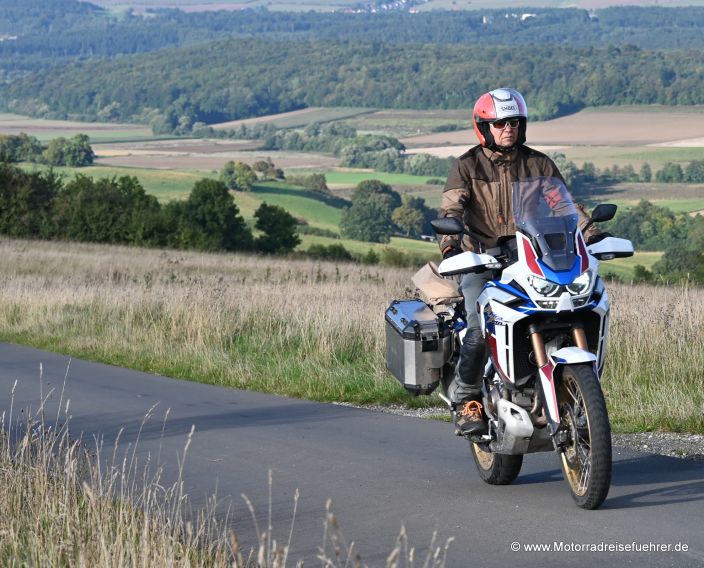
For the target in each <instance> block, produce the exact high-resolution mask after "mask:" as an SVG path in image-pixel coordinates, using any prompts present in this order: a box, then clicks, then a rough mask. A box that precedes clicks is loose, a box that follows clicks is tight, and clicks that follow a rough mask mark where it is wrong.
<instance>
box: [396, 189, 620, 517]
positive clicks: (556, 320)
mask: <svg viewBox="0 0 704 568" xmlns="http://www.w3.org/2000/svg"><path fill="white" fill-rule="evenodd" d="M512 193H513V212H514V222H515V226H516V233H515V236H512V237H504V238H502V239H500V240H499V242H498V245H497V246H496V247H494V248H490V249H487V250H482V251H480V252H478V253H477V252H464V253H461V254H458V255H455V256H452V257H450V258H447V259H446V260H443V261H442V263H441V264H440V265H439V266H437V267H436V266H435V265H433V264H432V263H429V264H428V265H426V266H425V267H423V268H422V269H421V270H420V271H419V272H418V273H417V274H416V275H415V276H414V279H413V280H414V283H416V285H417V287H418V288H419V289H420V290H421V292H423V293H424V295H425V297H426V299H428V301H427V302H426V301H423V300H421V299H419V298H416V299H413V300H396V301H394V302H392V304H391V306H390V307H389V309H388V310H387V312H386V333H387V367H388V368H389V370H390V371H391V372H392V373H393V374H394V375H395V376H396V378H397V379H398V380H399V381H400V382H401V383H402V384H403V385H404V386H405V387H406V389H407V390H409V391H410V392H411V393H412V394H414V395H428V394H431V393H432V392H433V391H434V390H435V389H436V388H437V387H438V386H440V387H441V394H440V396H441V398H442V399H443V400H444V401H445V402H446V403H447V404H448V406H449V407H450V410H451V412H452V413H453V417H454V412H455V410H454V405H453V404H452V402H451V393H448V389H449V387H450V385H451V383H452V378H453V376H454V372H455V365H456V362H457V359H458V355H459V349H460V345H461V343H462V338H463V336H464V333H465V331H466V324H465V308H466V309H467V310H469V309H476V310H477V311H478V313H479V316H480V322H481V329H482V333H483V336H484V339H485V343H486V346H487V351H488V360H487V363H486V367H485V370H484V373H483V378H482V384H483V386H482V399H483V406H484V412H485V414H486V418H487V421H488V433H486V434H483V435H481V436H473V437H469V444H470V448H471V453H472V456H473V458H474V462H475V464H476V467H477V470H478V472H479V476H480V477H481V479H482V480H484V481H485V482H486V483H489V484H492V485H505V484H509V483H511V482H513V481H514V480H515V479H516V477H517V476H518V475H519V473H520V470H521V466H522V463H523V456H524V455H525V454H527V453H532V452H542V451H554V452H556V453H558V454H559V456H560V460H561V465H562V472H563V475H564V478H565V480H566V481H567V484H568V486H569V489H570V493H571V495H572V497H573V499H574V501H575V502H576V504H577V505H578V506H579V507H582V508H584V509H596V508H598V507H599V506H600V505H601V504H602V503H603V501H604V500H605V499H606V496H607V494H608V492H609V487H610V484H611V468H612V452H611V428H610V424H609V417H608V412H607V408H606V403H605V401H604V395H603V392H602V389H601V384H600V378H601V375H602V371H603V368H604V361H605V357H606V348H607V339H608V324H609V297H608V294H607V292H606V288H605V286H604V282H603V280H602V278H601V277H600V276H599V265H600V261H605V260H610V259H613V258H619V257H628V256H632V255H633V246H632V244H631V242H630V241H628V240H626V239H619V238H615V237H612V236H609V235H606V236H604V237H603V238H602V239H601V240H598V242H590V243H589V244H588V243H587V242H586V241H585V238H584V236H583V233H582V231H581V230H580V229H579V228H578V226H577V222H578V215H577V210H576V207H575V205H574V203H573V202H572V198H571V196H570V193H569V192H568V191H567V188H566V187H565V185H564V183H563V182H562V180H560V179H557V178H551V177H540V178H531V179H528V180H523V181H519V182H516V183H515V184H514V185H513V188H512ZM615 213H616V206H615V205H610V204H602V205H599V206H597V207H596V208H595V209H594V211H593V213H592V216H591V218H590V220H589V225H591V224H593V223H598V222H603V221H608V220H610V219H612V218H613V216H614V215H615ZM432 224H433V228H434V229H435V231H436V232H437V233H438V234H442V235H459V236H460V238H461V236H462V232H463V230H464V226H463V223H461V222H460V221H459V220H457V219H453V218H445V219H437V220H435V221H433V223H432ZM585 229H586V227H585ZM485 271H491V272H492V274H491V276H492V278H491V279H490V280H489V281H488V283H487V284H486V285H485V286H484V288H483V290H482V292H481V294H480V296H479V298H478V300H477V303H476V306H466V307H465V306H464V305H463V304H464V301H463V298H462V297H461V295H460V293H459V292H458V290H457V278H458V277H460V276H461V275H463V274H467V273H470V272H485Z"/></svg>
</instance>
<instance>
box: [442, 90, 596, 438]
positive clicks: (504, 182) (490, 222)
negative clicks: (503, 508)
mask: <svg viewBox="0 0 704 568" xmlns="http://www.w3.org/2000/svg"><path fill="white" fill-rule="evenodd" d="M527 121H528V108H527V106H526V103H525V100H524V99H523V96H522V95H521V94H520V93H519V92H518V91H516V90H514V89H508V88H500V89H495V90H493V91H490V92H488V93H485V94H483V95H482V96H481V97H479V99H477V102H476V103H475V105H474V110H473V113H472V122H473V124H474V131H475V133H476V135H477V138H478V139H479V145H477V146H474V147H473V148H470V149H469V150H468V151H467V152H466V153H465V154H463V155H462V156H460V157H459V158H458V159H457V160H455V162H454V164H453V166H452V168H451V170H450V173H449V175H448V177H447V182H446V184H445V188H444V190H443V195H442V203H441V206H440V217H456V218H458V219H460V220H461V221H463V223H464V226H465V231H464V236H463V238H462V241H461V242H460V240H459V238H458V237H457V236H456V235H443V236H440V237H439V245H440V250H441V251H442V255H443V258H448V257H450V256H453V255H456V254H459V253H461V252H463V251H473V252H481V251H483V250H485V249H487V248H491V247H495V246H497V243H498V241H499V239H500V238H501V237H510V236H513V235H515V232H516V227H515V225H514V222H513V211H512V201H511V197H512V187H513V183H514V182H516V181H520V180H526V179H530V178H536V177H554V178H559V179H561V180H562V175H561V174H560V172H559V170H558V168H557V166H556V165H555V163H554V162H553V161H552V160H551V159H550V158H548V157H547V156H546V155H545V154H542V153H540V152H538V151H536V150H533V149H532V148H529V147H528V146H525V141H526V125H527ZM578 213H579V225H580V228H581V229H582V230H583V232H584V234H585V237H586V238H587V239H591V241H592V242H593V241H594V240H597V237H598V236H599V235H600V232H599V231H598V230H597V229H596V228H595V227H593V226H591V227H589V228H587V229H586V230H585V226H586V225H587V222H588V220H589V216H588V215H587V213H586V212H585V211H584V209H583V208H582V207H579V208H578ZM490 278H491V274H490V273H488V272H485V273H480V274H474V273H472V274H465V275H464V276H463V277H462V279H461V281H460V286H459V288H460V291H461V292H462V295H463V296H464V300H465V309H466V312H467V318H466V319H467V332H466V334H465V336H464V339H463V341H462V346H461V349H460V356H459V361H458V363H457V367H456V370H455V377H454V380H453V382H452V385H451V386H450V388H449V392H448V395H449V396H450V399H451V401H452V403H453V405H454V408H455V427H456V433H457V434H458V435H480V434H483V433H485V432H486V430H487V426H486V421H485V418H484V414H483V409H482V404H481V384H482V383H481V373H482V370H483V367H484V363H485V361H486V353H485V345H484V338H483V336H482V332H481V325H480V321H479V315H478V314H477V311H476V309H475V305H476V301H477V298H478V297H479V294H480V292H481V290H482V288H483V286H484V285H485V284H486V282H487V281H488V280H489V279H490Z"/></svg>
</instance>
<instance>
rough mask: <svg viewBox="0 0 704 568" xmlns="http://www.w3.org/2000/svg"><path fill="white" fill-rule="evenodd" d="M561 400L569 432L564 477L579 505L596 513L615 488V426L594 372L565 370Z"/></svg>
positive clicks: (564, 425)
mask: <svg viewBox="0 0 704 568" xmlns="http://www.w3.org/2000/svg"><path fill="white" fill-rule="evenodd" d="M558 396H559V400H560V421H561V424H562V426H561V428H563V429H564V430H565V431H566V432H567V444H566V447H565V451H564V452H563V453H562V473H563V475H564V476H565V480H566V481H567V483H568V485H569V487H570V492H571V493H572V497H573V499H574V500H575V502H576V503H577V505H578V506H580V507H582V508H583V509H596V508H598V507H599V506H600V505H601V504H602V503H603V502H604V499H606V495H607V494H608V492H609V487H610V485H611V426H610V425H609V415H608V413H607V411H606V402H605V401H604V395H603V393H602V392H601V386H600V385H599V379H598V378H597V376H596V373H595V372H594V369H593V368H592V367H591V366H590V365H568V366H566V367H564V369H563V371H562V380H561V382H560V387H559V395H558Z"/></svg>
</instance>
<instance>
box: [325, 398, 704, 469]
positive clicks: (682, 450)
mask: <svg viewBox="0 0 704 568" xmlns="http://www.w3.org/2000/svg"><path fill="white" fill-rule="evenodd" d="M335 404H339V405H340V406H352V407H355V408H364V409H366V410H373V411H375V412H386V413H388V414H398V415H401V416H414V417H416V418H433V417H443V416H447V417H449V413H448V411H447V410H445V409H443V408H420V409H409V408H405V407H403V406H401V405H389V406H381V405H371V406H357V405H354V404H349V403H335ZM612 440H613V444H614V446H616V447H620V448H627V449H630V450H636V451H640V452H645V453H650V454H658V455H661V456H670V457H673V458H681V459H689V460H704V435H702V434H676V433H672V432H639V433H635V434H613V436H612Z"/></svg>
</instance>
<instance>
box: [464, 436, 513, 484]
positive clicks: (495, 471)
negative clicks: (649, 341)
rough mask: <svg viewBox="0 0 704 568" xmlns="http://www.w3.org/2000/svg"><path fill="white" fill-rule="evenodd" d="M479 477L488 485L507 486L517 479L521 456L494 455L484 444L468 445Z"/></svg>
mask: <svg viewBox="0 0 704 568" xmlns="http://www.w3.org/2000/svg"><path fill="white" fill-rule="evenodd" d="M470 446H471V448H472V456H473V457H474V463H475V464H476V465H477V471H478V472H479V477H481V478H482V480H483V481H485V482H486V483H488V484H489V485H508V484H509V483H511V482H513V480H514V479H516V478H517V477H518V474H519V473H520V472H521V466H522V465H523V456H522V455H519V456H510V455H506V454H495V453H494V452H491V451H489V448H488V447H487V446H486V445H485V444H474V443H472V444H470Z"/></svg>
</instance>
